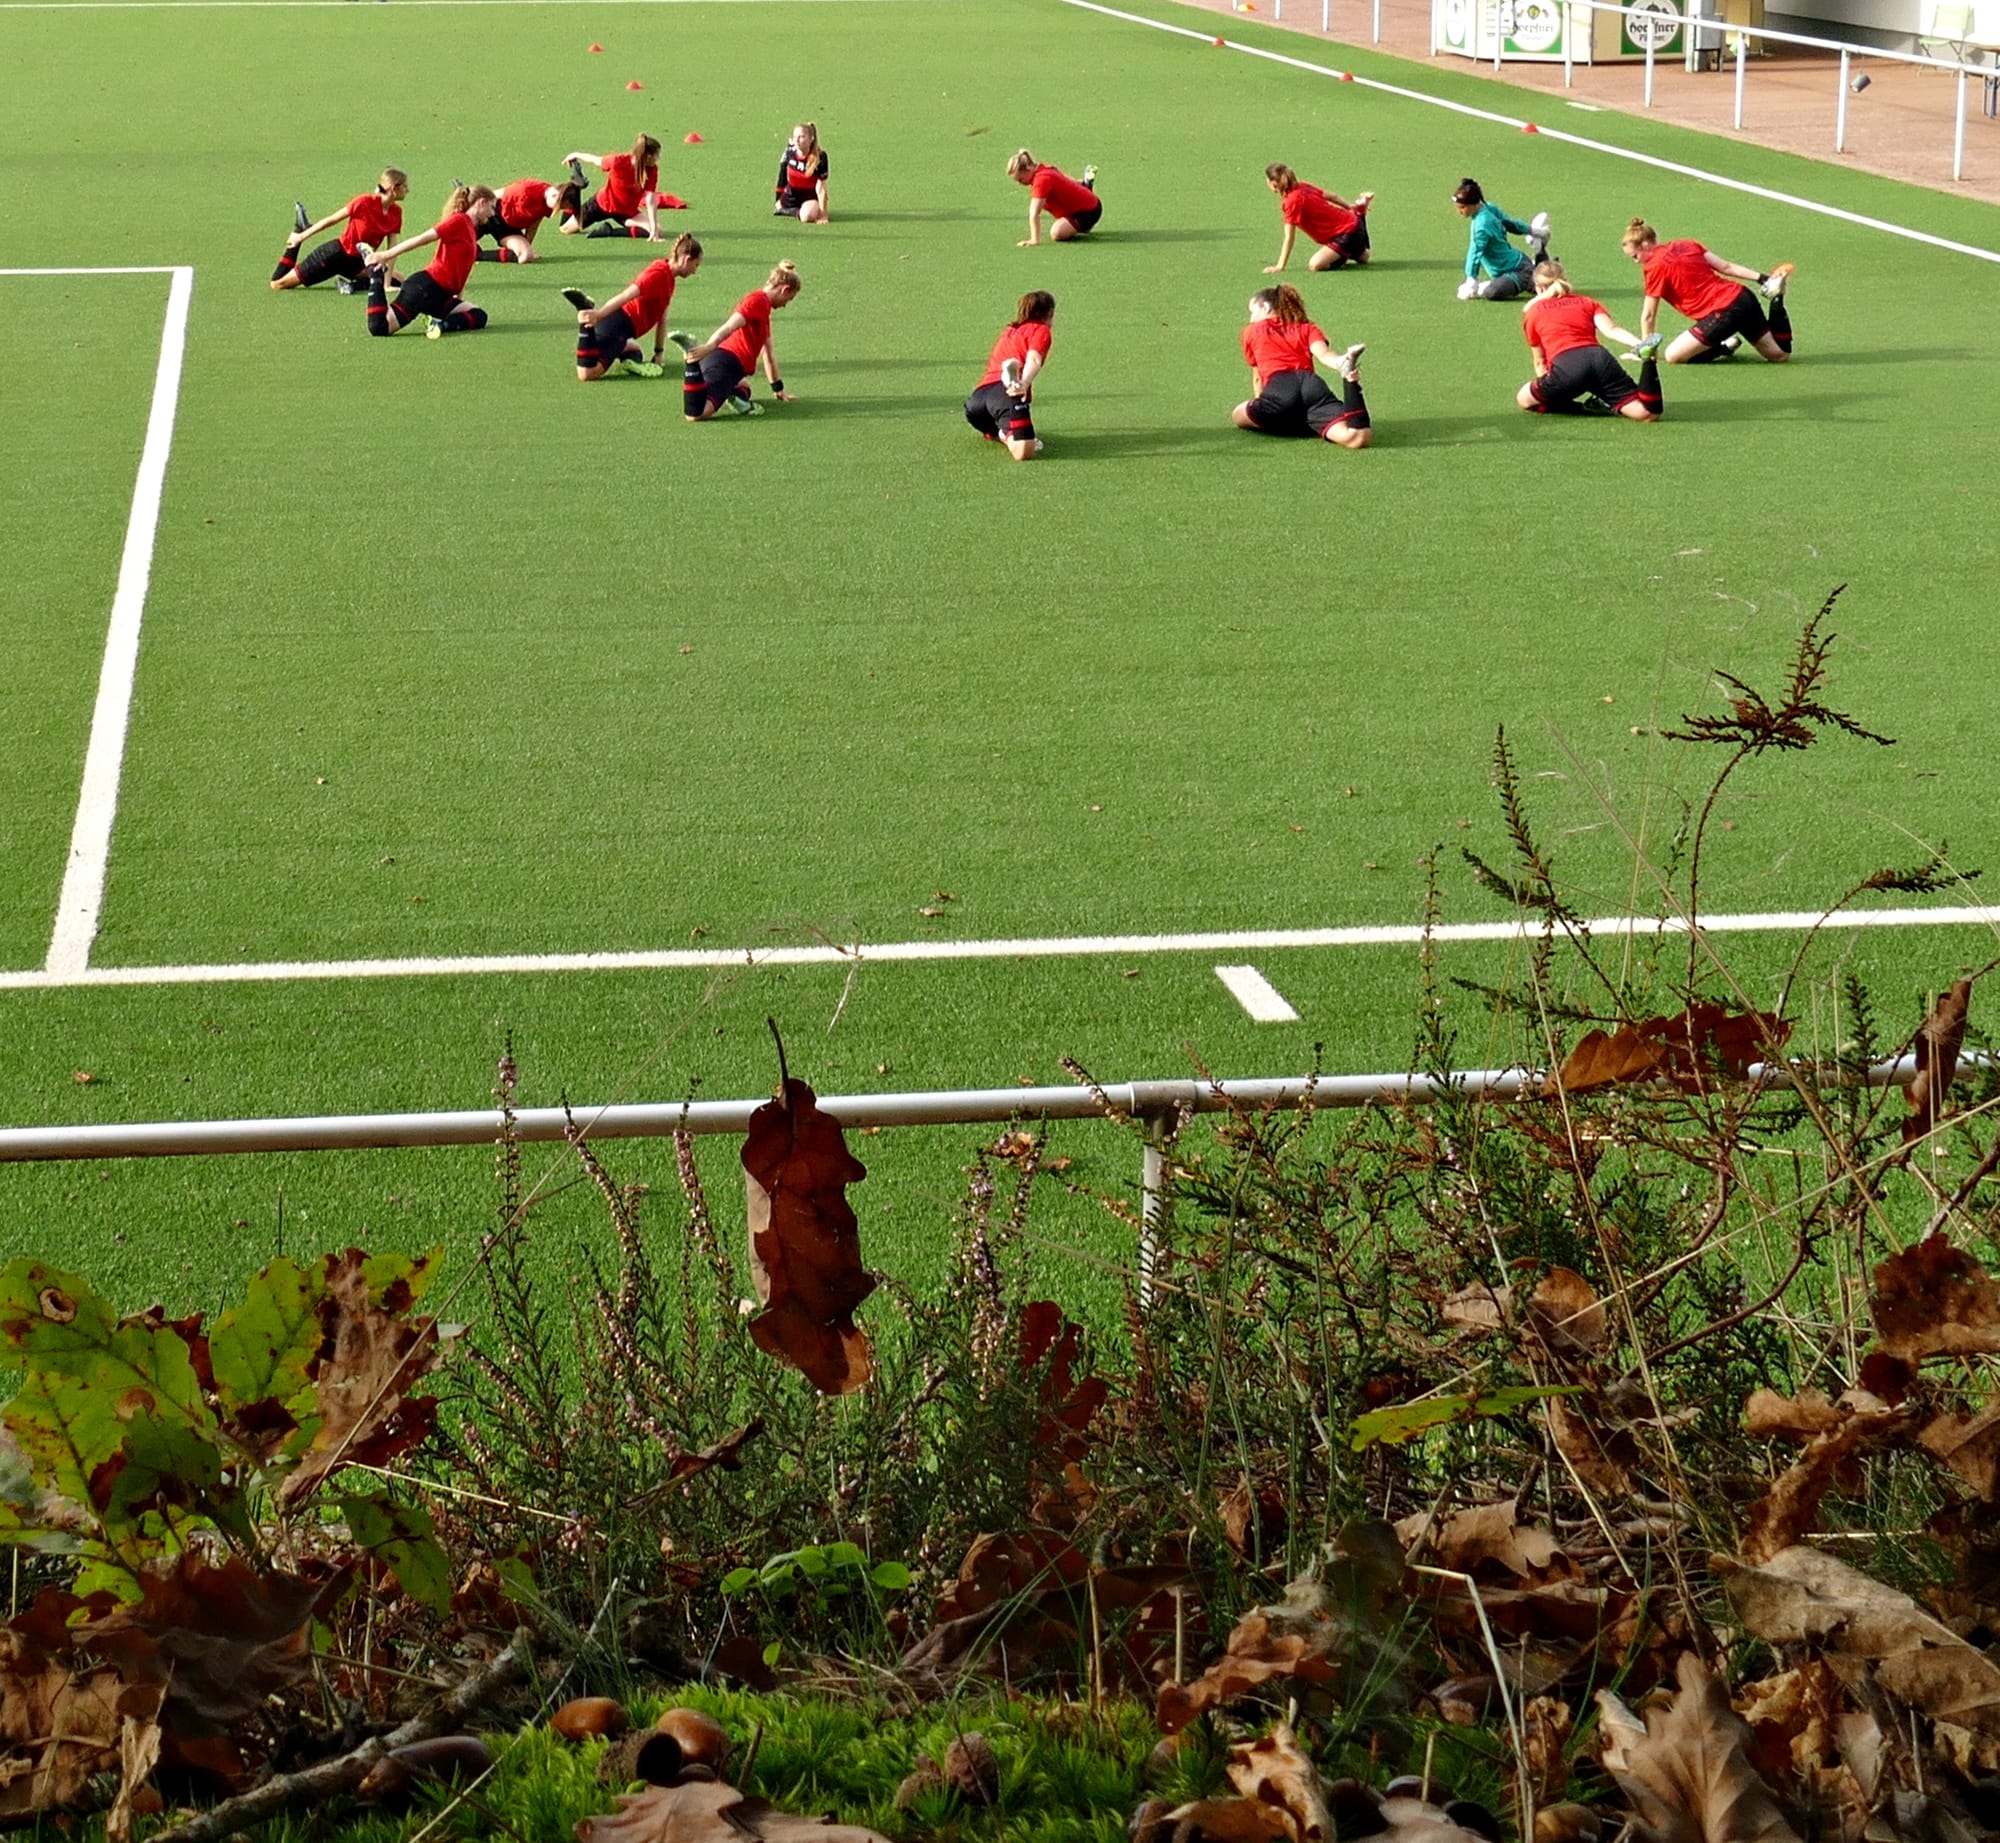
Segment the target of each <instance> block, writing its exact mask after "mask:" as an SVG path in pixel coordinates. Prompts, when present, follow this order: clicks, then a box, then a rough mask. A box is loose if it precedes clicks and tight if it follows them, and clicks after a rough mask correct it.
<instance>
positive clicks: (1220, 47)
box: [1215, 39, 1222, 51]
mask: <svg viewBox="0 0 2000 1843" xmlns="http://www.w3.org/2000/svg"><path fill="white" fill-rule="evenodd" d="M1215 48H1216V50H1218V51H1220V50H1221V49H1222V40H1221V39H1217V40H1216V41H1215Z"/></svg>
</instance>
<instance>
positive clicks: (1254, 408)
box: [1229, 282, 1375, 448]
mask: <svg viewBox="0 0 2000 1843" xmlns="http://www.w3.org/2000/svg"><path fill="white" fill-rule="evenodd" d="M1366 350H1367V348H1366V347H1365V346H1358V345H1354V346H1349V347H1348V348H1347V350H1346V351H1345V352H1336V351H1334V349H1333V346H1332V344H1331V342H1330V341H1329V340H1328V339H1327V336H1326V335H1325V334H1324V333H1323V332H1321V331H1320V329H1319V328H1318V327H1316V326H1315V325H1313V323H1312V321H1311V320H1309V319H1308V318H1307V317H1306V304H1305V302H1304V301H1303V300H1301V299H1300V298H1299V291H1298V290H1297V289H1296V288H1294V287H1292V286H1291V285H1290V284H1289V283H1287V282H1280V283H1278V285H1277V286H1276V287H1275V288H1260V289H1258V290H1257V292H1256V293H1255V294H1253V295H1252V296H1251V297H1250V324H1249V325H1248V326H1246V327H1245V328H1244V329H1243V356H1244V358H1245V359H1247V360H1248V361H1249V365H1250V375H1251V377H1252V378H1253V379H1254V380H1255V383H1256V388H1257V394H1256V395H1255V396H1254V397H1252V398H1251V399H1250V400H1249V401H1248V402H1247V403H1239V404H1238V405H1237V406H1236V407H1235V409H1233V410H1232V411H1230V413H1229V418H1230V420H1231V421H1232V422H1233V423H1235V425H1236V426H1237V427H1238V428H1239V429H1250V430H1254V431H1255V432H1256V433H1257V434H1259V435H1317V436H1319V437H1320V438H1321V439H1322V440H1324V441H1329V442H1336V443H1338V444H1339V445H1340V446H1341V447H1343V448H1366V447H1367V446H1368V445H1369V444H1370V443H1371V442H1372V441H1373V440H1374V439H1375V437H1374V433H1373V429H1372V425H1371V424H1370V422H1369V420H1368V405H1367V402H1366V401H1365V400H1364V398H1363V397H1362V395H1361V354H1362V353H1363V352H1364V351H1366ZM1319 365H1326V366H1328V367H1330V368H1331V369H1332V370H1334V371H1337V372H1339V374H1340V378H1341V382H1342V384H1343V385H1344V386H1345V390H1344V393H1343V395H1342V396H1341V398H1340V399H1339V400H1337V401H1336V399H1335V397H1334V394H1333V392H1332V391H1330V390H1328V389H1327V387H1326V383H1325V381H1324V380H1323V379H1322V378H1321V377H1320V375H1319V372H1318V370H1317V369H1316V367H1317V366H1319Z"/></svg>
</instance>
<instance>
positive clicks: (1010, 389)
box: [1000, 358, 1021, 397]
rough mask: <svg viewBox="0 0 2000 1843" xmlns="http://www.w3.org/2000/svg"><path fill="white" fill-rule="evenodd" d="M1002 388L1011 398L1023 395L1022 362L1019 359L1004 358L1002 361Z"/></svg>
mask: <svg viewBox="0 0 2000 1843" xmlns="http://www.w3.org/2000/svg"><path fill="white" fill-rule="evenodd" d="M1000 383H1001V387H1002V388H1003V389H1004V390H1005V391H1006V392H1007V394H1008V396H1010V397H1018V396H1019V395H1020V394H1021V361H1020V360H1019V359H1018V358H1003V359H1002V360H1001V361H1000Z"/></svg>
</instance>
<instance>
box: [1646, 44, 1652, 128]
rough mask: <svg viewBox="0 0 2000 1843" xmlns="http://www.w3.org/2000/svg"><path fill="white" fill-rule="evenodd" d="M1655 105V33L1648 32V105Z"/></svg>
mask: <svg viewBox="0 0 2000 1843" xmlns="http://www.w3.org/2000/svg"><path fill="white" fill-rule="evenodd" d="M1652 106H1653V35H1652V33H1651V32H1648V33H1647V34H1646V107H1647V108H1649V109H1650V108H1651V107H1652Z"/></svg>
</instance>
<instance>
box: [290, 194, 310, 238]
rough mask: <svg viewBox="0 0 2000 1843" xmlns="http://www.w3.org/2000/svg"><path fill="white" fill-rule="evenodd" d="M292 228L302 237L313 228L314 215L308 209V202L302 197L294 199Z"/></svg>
mask: <svg viewBox="0 0 2000 1843" xmlns="http://www.w3.org/2000/svg"><path fill="white" fill-rule="evenodd" d="M292 228H293V229H294V230H295V231H297V232H298V233H299V235H300V236H302V237H303V236H304V235H305V234H306V232H307V231H309V230H311V229H312V215H311V213H309V212H308V211H307V210H306V202H305V200H304V199H302V198H295V199H293V200H292Z"/></svg>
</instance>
